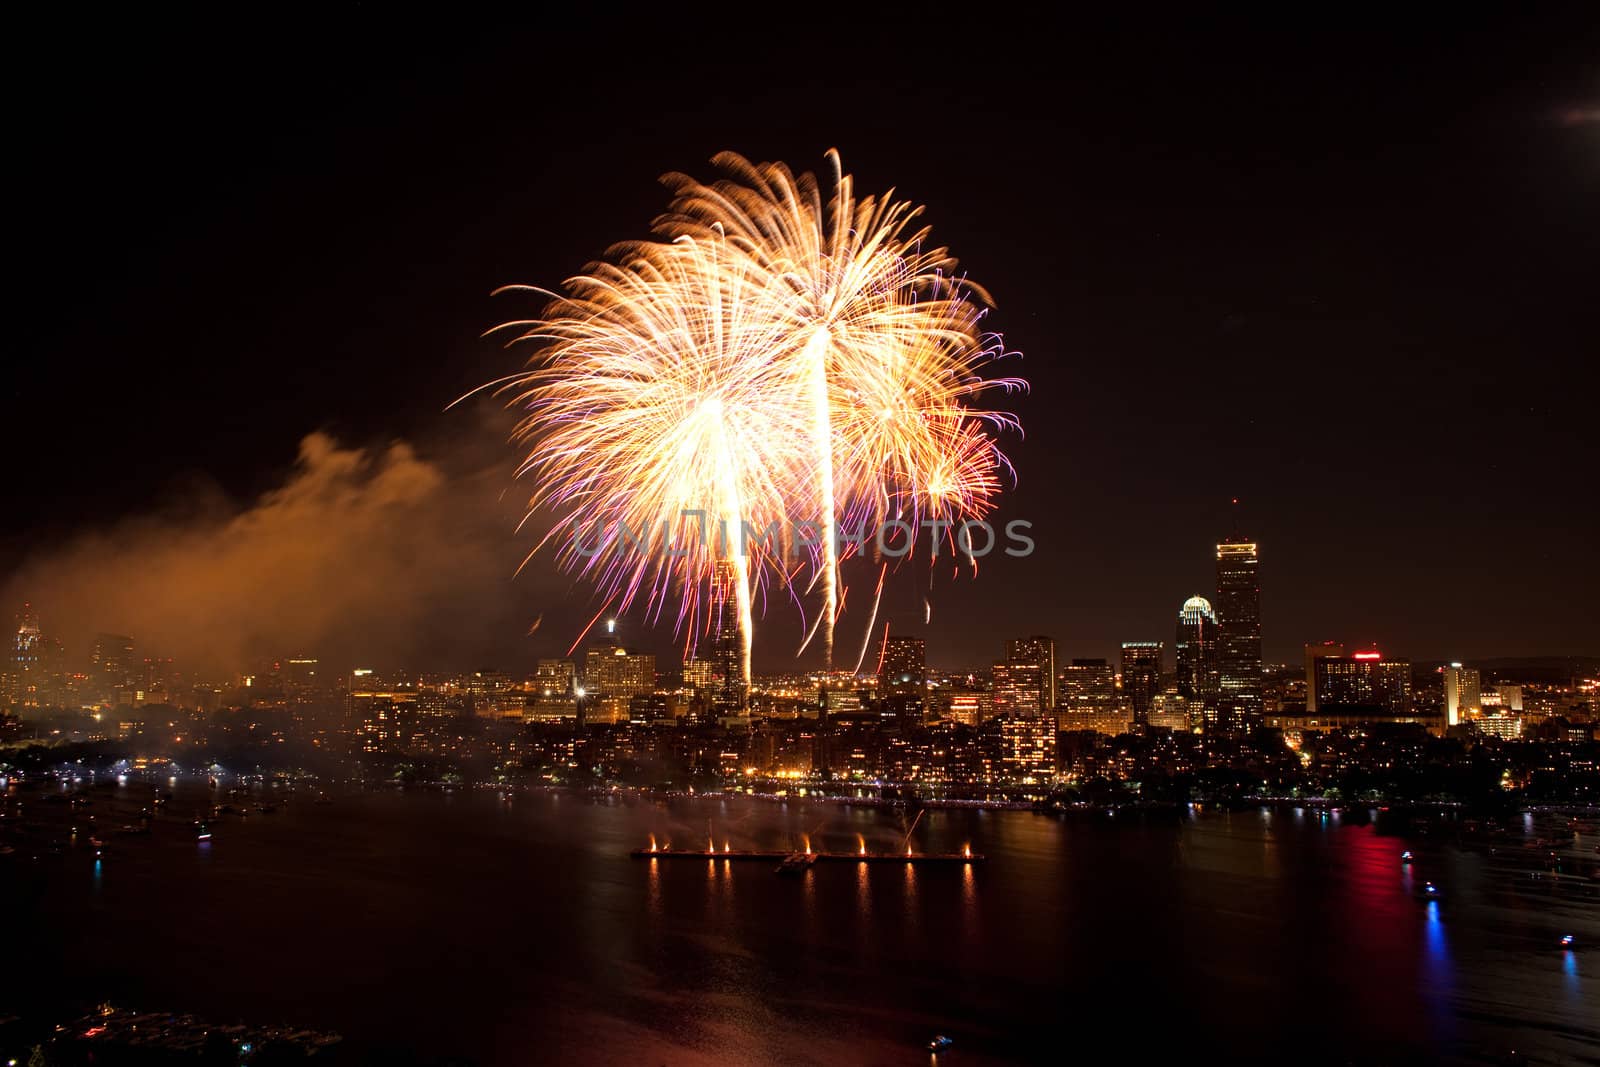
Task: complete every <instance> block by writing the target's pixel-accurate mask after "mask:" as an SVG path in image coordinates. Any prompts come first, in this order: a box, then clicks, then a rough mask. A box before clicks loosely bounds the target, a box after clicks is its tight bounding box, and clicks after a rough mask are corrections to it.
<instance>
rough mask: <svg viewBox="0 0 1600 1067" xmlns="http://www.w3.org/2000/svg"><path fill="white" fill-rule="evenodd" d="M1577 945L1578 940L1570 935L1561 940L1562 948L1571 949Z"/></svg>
mask: <svg viewBox="0 0 1600 1067" xmlns="http://www.w3.org/2000/svg"><path fill="white" fill-rule="evenodd" d="M1577 943H1578V939H1577V938H1576V937H1573V936H1572V935H1571V934H1566V935H1564V936H1563V937H1562V938H1561V947H1562V948H1572V947H1573V946H1575V945H1576V944H1577Z"/></svg>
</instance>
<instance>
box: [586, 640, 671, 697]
mask: <svg viewBox="0 0 1600 1067" xmlns="http://www.w3.org/2000/svg"><path fill="white" fill-rule="evenodd" d="M655 687H656V657H655V655H654V654H653V653H649V652H639V653H630V652H629V651H628V650H627V649H625V648H620V647H618V648H610V647H607V648H591V649H589V651H588V654H587V655H586V656H584V660H583V688H584V693H585V695H586V696H587V697H591V698H603V697H620V698H621V699H622V704H623V707H626V706H627V703H628V701H629V700H631V699H632V698H633V697H636V696H643V695H644V694H646V693H650V692H654V691H655Z"/></svg>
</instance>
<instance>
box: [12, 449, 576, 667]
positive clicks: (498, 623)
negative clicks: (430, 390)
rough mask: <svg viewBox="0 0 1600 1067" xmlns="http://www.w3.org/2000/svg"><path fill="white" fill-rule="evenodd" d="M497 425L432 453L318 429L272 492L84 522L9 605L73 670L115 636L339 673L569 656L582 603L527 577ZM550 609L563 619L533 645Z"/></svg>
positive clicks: (552, 579)
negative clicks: (565, 643) (360, 443)
mask: <svg viewBox="0 0 1600 1067" xmlns="http://www.w3.org/2000/svg"><path fill="white" fill-rule="evenodd" d="M492 430H493V427H483V426H480V427H477V428H474V429H473V431H472V432H470V433H468V434H466V435H465V439H462V440H455V441H452V443H451V444H449V445H448V446H441V447H435V448H430V449H420V448H418V447H414V446H413V445H411V444H409V443H406V442H402V441H395V442H390V443H386V444H382V445H377V446H369V447H356V446H351V445H347V444H342V443H341V442H339V441H337V440H335V439H334V438H333V437H332V436H330V435H329V434H327V433H320V432H319V433H313V434H310V435H308V436H307V437H305V438H304V439H303V440H302V441H301V442H300V445H299V451H298V455H297V457H296V459H295V461H294V464H293V467H292V469H291V470H290V472H289V473H288V475H287V476H286V477H285V479H284V480H283V482H282V484H280V485H278V486H277V487H275V488H273V489H271V490H270V491H268V492H266V493H264V494H263V495H261V496H260V497H259V499H256V500H254V501H253V502H249V503H247V504H244V505H240V504H239V503H237V502H233V501H230V500H229V499H228V498H227V497H226V496H225V495H224V494H222V493H221V492H220V491H219V490H217V489H215V488H214V487H213V488H203V489H200V490H197V491H191V492H189V493H186V494H184V496H183V498H182V499H180V500H177V501H174V502H173V503H172V504H171V505H169V506H167V507H165V508H164V509H162V510H160V511H159V512H157V513H155V514H151V515H147V516H141V517H136V518H128V519H122V520H119V521H115V522H113V523H111V524H110V525H109V526H107V527H106V528H103V529H97V530H89V531H84V532H82V533H81V534H79V535H78V536H76V537H74V538H72V539H70V540H69V541H68V542H67V543H65V544H63V545H60V546H58V547H55V548H52V549H48V550H45V551H42V552H37V553H35V554H34V555H33V556H31V557H29V558H27V559H25V560H24V561H23V562H22V564H21V565H20V566H19V567H18V568H17V569H16V571H15V572H14V573H13V574H12V575H10V577H9V578H8V579H7V581H6V582H5V584H4V587H3V588H4V596H5V597H6V598H7V599H6V603H8V604H12V605H20V603H21V602H22V601H24V600H28V601H31V602H32V604H33V606H34V610H35V611H36V612H37V613H38V614H39V616H40V619H41V623H42V625H43V628H44V630H45V633H46V634H47V635H48V636H53V637H56V638H58V639H59V640H60V641H61V642H62V643H63V645H64V647H65V652H66V662H67V664H68V665H69V666H80V667H81V666H82V665H83V664H85V663H86V661H87V658H88V653H89V648H90V646H91V643H92V641H93V639H94V635H95V634H96V633H97V632H107V633H118V634H126V635H129V636H131V637H133V639H134V641H135V647H136V649H137V650H138V652H139V654H141V655H158V656H171V657H173V658H174V659H175V660H176V663H175V666H176V668H177V669H178V670H179V671H181V672H182V673H184V674H193V673H196V672H229V671H235V670H242V669H249V668H253V667H256V666H258V665H260V664H262V663H263V662H266V661H270V660H271V659H274V658H277V657H283V656H289V655H295V654H305V655H312V656H316V657H318V658H320V659H322V660H324V662H325V663H326V664H327V668H331V669H332V670H344V669H347V668H348V667H350V666H354V665H358V664H359V665H371V666H377V667H380V668H382V667H398V666H408V667H415V668H419V669H450V668H454V669H460V668H462V667H471V666H479V667H482V666H496V667H498V668H499V669H502V670H508V671H518V670H523V669H526V668H528V667H530V666H531V664H532V661H533V658H534V657H535V656H537V655H541V654H542V655H550V654H557V653H560V652H563V651H565V649H564V648H557V647H555V645H556V643H557V641H558V640H559V639H560V635H561V633H566V634H567V635H568V639H569V640H570V635H571V634H575V633H576V630H575V629H571V628H570V617H571V616H575V615H577V614H579V613H581V608H582V605H583V603H584V602H585V598H584V597H583V596H582V595H581V594H580V595H579V596H578V597H576V598H575V599H576V601H577V604H576V606H575V607H567V608H565V609H563V608H562V606H561V605H562V604H563V602H565V601H566V600H567V599H568V596H569V594H570V592H571V587H570V583H569V582H568V580H567V579H565V578H562V577H560V576H557V575H555V574H553V573H552V568H549V567H545V568H539V567H534V568H530V569H529V570H528V571H525V572H524V573H523V575H521V576H515V577H514V572H515V569H516V565H517V563H518V562H519V561H520V560H521V559H522V557H523V555H524V554H525V553H526V552H527V550H528V547H529V545H530V544H531V538H530V536H529V535H528V534H527V533H526V532H524V533H523V534H520V535H519V534H517V533H516V532H515V526H516V522H517V520H518V518H520V515H521V512H520V505H521V503H522V502H523V501H524V500H525V499H526V494H525V493H524V492H523V491H522V490H521V489H520V488H518V487H515V486H514V485H513V483H512V479H511V463H512V457H511V454H510V451H509V450H508V448H507V446H506V444H505V439H504V436H503V434H496V433H494V432H491V431H492ZM547 612H553V613H554V614H553V615H552V618H551V619H546V620H545V623H546V627H549V626H550V623H551V621H552V619H555V620H556V622H557V625H556V626H555V627H552V628H551V633H549V634H545V635H539V636H538V637H530V636H529V634H530V630H533V629H544V628H545V627H535V626H534V623H535V620H537V619H539V618H540V617H541V616H542V615H545V614H546V613H547ZM536 641H537V644H536V643H535V642H536ZM546 646H549V647H546Z"/></svg>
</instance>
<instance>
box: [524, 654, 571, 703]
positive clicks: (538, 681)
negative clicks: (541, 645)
mask: <svg viewBox="0 0 1600 1067" xmlns="http://www.w3.org/2000/svg"><path fill="white" fill-rule="evenodd" d="M576 681H577V669H576V667H575V665H574V664H573V662H572V661H571V660H570V659H541V660H540V661H539V662H538V663H535V664H534V666H533V690H534V694H535V695H536V696H541V697H557V696H571V695H572V686H573V684H574V683H575V682H576Z"/></svg>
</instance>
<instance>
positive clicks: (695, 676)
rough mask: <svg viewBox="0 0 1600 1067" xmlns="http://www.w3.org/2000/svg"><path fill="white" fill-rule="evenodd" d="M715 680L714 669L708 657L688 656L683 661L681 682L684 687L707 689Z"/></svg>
mask: <svg viewBox="0 0 1600 1067" xmlns="http://www.w3.org/2000/svg"><path fill="white" fill-rule="evenodd" d="M715 681H716V669H715V667H714V666H713V665H712V662H711V661H710V660H708V659H701V658H700V657H698V656H689V657H687V658H685V659H684V661H683V684H684V687H685V688H688V689H694V690H697V691H699V690H706V691H709V690H710V689H711V688H712V686H713V685H714V684H715Z"/></svg>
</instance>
